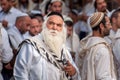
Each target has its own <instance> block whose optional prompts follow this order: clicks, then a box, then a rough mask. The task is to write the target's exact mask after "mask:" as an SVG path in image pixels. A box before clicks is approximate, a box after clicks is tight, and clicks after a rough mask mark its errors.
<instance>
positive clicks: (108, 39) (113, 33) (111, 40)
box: [104, 29, 116, 48]
mask: <svg viewBox="0 0 120 80" xmlns="http://www.w3.org/2000/svg"><path fill="white" fill-rule="evenodd" d="M115 33H116V32H115V31H113V30H112V29H111V30H110V34H109V35H108V36H106V37H104V39H105V40H106V41H107V42H108V44H110V46H111V48H112V42H113V40H114V37H115Z"/></svg>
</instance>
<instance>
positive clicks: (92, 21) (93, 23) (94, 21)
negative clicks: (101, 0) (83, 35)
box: [90, 12, 104, 28]
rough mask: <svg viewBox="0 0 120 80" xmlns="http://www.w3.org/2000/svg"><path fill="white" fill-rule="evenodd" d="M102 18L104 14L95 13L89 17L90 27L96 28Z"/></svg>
mask: <svg viewBox="0 0 120 80" xmlns="http://www.w3.org/2000/svg"><path fill="white" fill-rule="evenodd" d="M103 18H104V13H102V12H96V13H94V14H93V15H92V16H91V17H90V26H91V27H92V28H94V27H96V26H97V25H98V24H99V23H100V22H101V21H102V19H103Z"/></svg>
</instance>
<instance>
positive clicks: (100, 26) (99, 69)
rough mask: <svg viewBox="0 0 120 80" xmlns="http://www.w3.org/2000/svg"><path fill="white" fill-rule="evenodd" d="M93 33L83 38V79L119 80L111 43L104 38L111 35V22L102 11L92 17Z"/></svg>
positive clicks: (81, 55)
mask: <svg viewBox="0 0 120 80" xmlns="http://www.w3.org/2000/svg"><path fill="white" fill-rule="evenodd" d="M90 26H91V28H92V35H89V36H87V37H86V38H84V39H82V40H81V48H80V49H81V50H80V55H79V58H80V60H82V61H81V62H82V63H81V64H82V65H81V67H79V69H80V71H81V73H82V75H81V79H82V80H117V79H116V74H115V67H114V62H113V54H112V51H111V48H110V45H109V44H108V43H107V42H106V41H105V40H104V36H107V35H109V31H110V29H111V23H110V20H109V18H108V17H107V16H106V15H105V14H104V13H102V12H96V13H94V14H93V15H92V16H91V17H90Z"/></svg>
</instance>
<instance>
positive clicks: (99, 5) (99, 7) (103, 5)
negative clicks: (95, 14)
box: [96, 0, 107, 12]
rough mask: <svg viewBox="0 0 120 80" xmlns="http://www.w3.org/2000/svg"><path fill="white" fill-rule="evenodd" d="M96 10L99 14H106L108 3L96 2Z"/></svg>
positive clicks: (98, 0) (97, 0) (103, 0)
mask: <svg viewBox="0 0 120 80" xmlns="http://www.w3.org/2000/svg"><path fill="white" fill-rule="evenodd" d="M96 8H97V10H98V11H99V12H106V9H107V3H106V1H105V0H96Z"/></svg>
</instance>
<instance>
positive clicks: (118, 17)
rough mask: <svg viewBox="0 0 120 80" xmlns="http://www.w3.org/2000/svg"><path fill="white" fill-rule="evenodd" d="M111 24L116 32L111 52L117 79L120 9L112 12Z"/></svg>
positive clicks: (119, 61)
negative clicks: (113, 57)
mask: <svg viewBox="0 0 120 80" xmlns="http://www.w3.org/2000/svg"><path fill="white" fill-rule="evenodd" d="M111 17H112V24H113V25H114V28H116V29H114V30H116V33H115V35H114V38H113V40H112V47H113V53H114V56H115V63H116V66H117V73H118V80H120V9H117V10H116V11H115V12H113V14H112V16H111Z"/></svg>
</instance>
